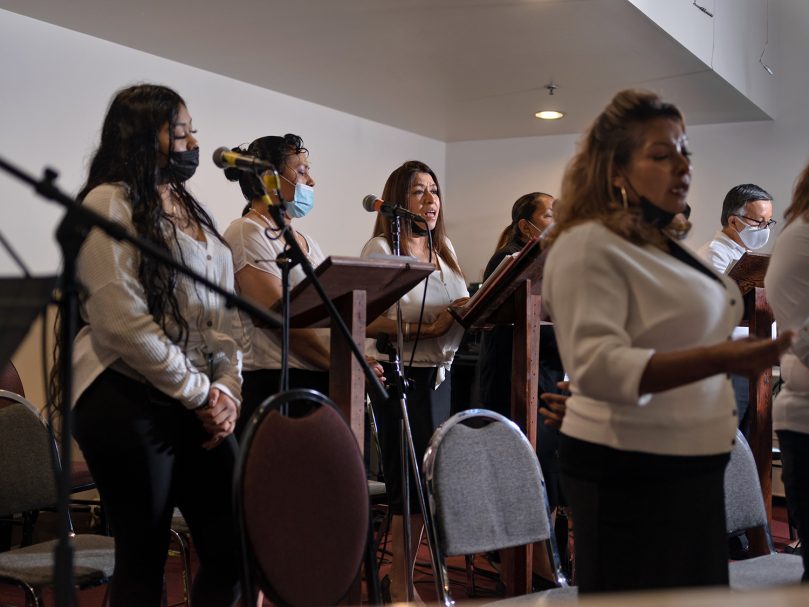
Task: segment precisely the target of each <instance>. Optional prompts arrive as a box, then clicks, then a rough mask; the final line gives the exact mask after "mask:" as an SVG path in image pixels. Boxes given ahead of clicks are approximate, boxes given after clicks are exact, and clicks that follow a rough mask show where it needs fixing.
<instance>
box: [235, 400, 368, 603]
mask: <svg viewBox="0 0 809 607" xmlns="http://www.w3.org/2000/svg"><path fill="white" fill-rule="evenodd" d="M284 408H289V411H290V413H291V414H295V411H296V410H297V409H300V408H303V409H304V411H305V412H304V414H303V415H301V416H299V417H287V416H285V415H282V413H281V409H284ZM234 499H235V502H236V513H237V517H238V521H239V526H240V528H241V529H242V531H243V534H242V537H244V538H246V544H247V545H246V546H243V548H244V549H246V550H243V559H244V560H245V561H246V563H245V565H246V566H245V571H246V572H248V573H250V572H255V574H256V576H257V582H258V586H259V587H260V588H261V590H262V591H263V592H264V593H265V594H266V595H268V596H269V597H271V599H272V600H273V602H274V603H276V604H287V605H329V604H335V603H337V602H338V601H339V600H340V599H342V598H343V597H345V595H346V594H347V592H348V591H349V589H350V588H351V586H352V584H353V583H354V581H355V580H356V579H357V576H358V574H359V571H360V565H361V563H362V560H363V556H364V554H365V547H366V541H367V538H368V530H369V516H370V506H369V500H368V485H367V481H366V474H365V465H364V462H363V459H362V455H361V454H360V450H359V447H358V445H357V441H356V439H355V437H354V435H353V433H352V432H351V429H350V428H349V426H348V424H347V423H346V421H345V420H344V419H343V417H342V415H341V414H340V413H339V412H338V410H337V408H336V407H335V406H334V404H333V403H332V402H331V401H330V400H329V399H327V398H326V397H325V396H323V395H322V394H319V393H317V392H314V391H312V390H292V391H289V392H284V393H281V394H278V395H276V396H273V397H271V398H270V399H268V400H267V401H265V402H264V403H262V405H261V406H260V407H259V408H258V410H257V411H256V413H255V414H254V415H253V417H252V418H251V420H250V422H249V424H248V426H247V429H246V434H245V438H244V443H243V445H242V452H241V454H240V458H239V464H238V467H237V472H236V480H235V485H234ZM313 573H314V576H313ZM245 586H246V587H245V588H244V592H245V594H246V595H247V596H249V595H250V594H252V587H251V586H252V584H251V583H250V581H249V580H248V581H246V583H245Z"/></svg>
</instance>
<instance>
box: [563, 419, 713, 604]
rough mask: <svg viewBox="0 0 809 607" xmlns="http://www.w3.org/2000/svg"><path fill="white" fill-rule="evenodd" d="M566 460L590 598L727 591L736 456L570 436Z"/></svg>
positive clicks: (582, 583)
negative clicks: (661, 451) (728, 484)
mask: <svg viewBox="0 0 809 607" xmlns="http://www.w3.org/2000/svg"><path fill="white" fill-rule="evenodd" d="M559 457H560V461H561V466H562V490H563V491H564V493H565V497H566V498H567V500H568V504H569V506H570V511H571V515H572V517H573V528H574V533H575V537H576V572H577V584H578V587H579V591H580V592H581V593H582V594H586V593H593V592H620V591H631V590H644V589H654V588H676V587H689V586H727V584H728V553H727V540H726V531H725V493H724V473H725V467H726V465H727V462H728V459H729V455H727V454H721V455H711V456H697V457H681V456H668V455H652V454H648V453H638V452H632V451H621V450H618V449H611V448H609V447H604V446H602V445H596V444H593V443H589V442H585V441H581V440H577V439H574V438H571V437H569V436H565V435H564V434H563V435H562V437H561V441H560V446H559Z"/></svg>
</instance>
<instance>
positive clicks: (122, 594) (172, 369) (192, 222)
mask: <svg viewBox="0 0 809 607" xmlns="http://www.w3.org/2000/svg"><path fill="white" fill-rule="evenodd" d="M195 133H196V131H195V130H194V128H193V125H192V120H191V116H190V115H189V113H188V109H187V107H186V104H185V102H184V101H183V99H182V98H181V97H180V96H179V95H178V94H177V93H175V92H174V91H172V90H171V89H169V88H166V87H163V86H157V85H150V84H142V85H137V86H132V87H129V88H126V89H124V90H122V91H120V92H119V93H118V94H117V95H116V96H115V98H114V99H113V101H112V104H111V105H110V107H109V110H108V112H107V116H106V119H105V120H104V125H103V128H102V132H101V143H100V145H99V147H98V149H97V151H96V152H95V155H94V156H93V159H92V162H91V165H90V171H89V176H88V178H87V182H86V183H85V185H84V187H83V188H82V189H81V192H80V194H79V200H80V201H81V202H82V204H84V205H86V206H87V207H88V208H90V209H92V210H93V211H96V212H97V213H100V214H101V215H103V216H105V217H107V218H108V219H110V220H112V221H115V222H117V223H119V224H121V225H123V226H125V227H127V228H128V229H130V230H131V231H133V232H134V233H136V234H137V235H138V236H140V237H142V238H145V239H148V240H150V241H151V242H152V243H153V244H155V245H156V246H157V247H159V248H161V249H163V250H164V251H166V252H167V253H169V254H171V255H172V256H174V257H175V258H176V259H177V260H179V261H181V262H182V263H184V264H185V265H187V266H188V267H190V268H191V269H193V270H195V271H196V272H197V273H199V274H202V275H204V276H206V277H207V278H208V279H209V280H211V281H214V282H216V283H218V284H220V285H222V286H223V287H225V288H228V289H232V288H233V264H232V261H231V256H230V250H229V249H228V247H227V245H226V244H225V242H224V241H223V240H222V238H221V236H220V235H219V234H218V232H217V231H216V228H215V227H214V225H213V222H212V220H211V218H210V216H209V215H208V213H207V212H206V211H205V210H204V209H203V207H202V206H201V205H200V204H199V202H198V201H197V200H196V199H195V198H194V197H193V196H192V195H191V193H190V192H189V191H188V190H187V189H186V186H185V182H186V180H187V179H189V178H190V177H191V175H193V173H194V171H195V169H196V167H197V164H198V159H199V149H198V144H197V140H196V137H195ZM78 276H79V279H80V281H81V283H82V284H83V286H84V287H85V293H84V298H83V301H82V306H81V316H82V321H83V326H82V327H81V330H80V331H79V333H78V334H77V336H76V338H75V355H74V359H73V367H74V374H75V395H74V402H75V405H74V410H73V411H74V419H75V426H74V427H75V431H74V434H75V437H76V440H77V441H78V443H79V446H80V447H81V450H82V452H83V453H84V456H85V458H86V459H87V463H88V465H89V467H90V471H91V473H92V475H93V478H94V479H95V481H96V484H97V486H98V491H99V493H100V495H101V499H102V501H103V502H104V507H105V510H106V512H107V514H108V516H109V521H110V523H111V525H112V530H113V533H114V535H115V553H116V565H115V573H114V575H113V580H112V586H111V588H110V595H109V596H110V604H111V605H112V606H113V607H118V606H120V605H133V606H135V605H137V606H140V607H143V606H149V605H153V606H157V605H160V604H161V597H162V587H163V569H164V564H165V559H166V555H167V552H168V544H169V526H170V522H171V517H172V512H173V510H174V508H175V506H176V507H179V508H180V510H181V511H182V513H183V515H184V517H185V519H186V521H187V522H188V526H189V527H190V529H191V535H192V537H193V540H194V546H195V548H196V549H197V552H198V554H199V558H200V567H199V570H198V572H197V575H196V576H195V578H194V587H193V589H192V593H191V597H192V601H193V603H194V604H195V605H197V606H198V607H199V606H202V605H230V604H233V603H234V602H235V600H236V598H237V580H238V571H237V567H236V563H237V562H238V559H237V550H236V544H235V540H234V536H233V530H232V529H233V517H232V506H231V491H232V490H231V484H232V477H233V466H234V463H235V455H236V443H235V440H234V439H233V438H232V436H231V434H232V432H233V429H234V427H235V422H236V418H237V416H238V412H239V401H240V398H241V396H240V389H241V377H240V365H241V353H240V351H239V348H238V346H237V344H236V342H235V341H234V339H233V337H231V335H232V334H233V332H234V322H235V321H236V320H237V319H236V316H235V313H234V312H233V311H231V310H229V309H227V308H226V307H225V306H224V305H223V303H222V301H221V299H220V298H219V296H217V295H215V294H213V293H211V292H209V290H208V289H206V288H204V287H201V286H199V285H197V284H195V283H194V282H193V281H191V280H190V279H189V278H187V277H185V276H183V275H180V274H178V273H177V272H176V271H174V270H172V269H170V268H167V267H165V266H163V265H162V264H160V263H158V262H156V261H155V260H153V259H151V258H149V257H148V256H146V255H142V254H141V253H140V252H139V251H137V250H136V249H135V248H134V247H133V246H131V245H129V244H126V243H121V242H118V241H115V240H112V239H110V238H108V237H107V236H106V235H105V234H103V233H102V232H101V231H100V230H97V229H94V230H92V231H91V232H90V234H89V235H88V237H87V239H86V240H85V242H84V244H83V246H82V247H81V251H80V253H79V257H78Z"/></svg>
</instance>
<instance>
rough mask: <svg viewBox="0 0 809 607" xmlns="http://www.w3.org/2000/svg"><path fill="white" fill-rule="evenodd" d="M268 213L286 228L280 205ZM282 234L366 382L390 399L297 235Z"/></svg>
mask: <svg viewBox="0 0 809 607" xmlns="http://www.w3.org/2000/svg"><path fill="white" fill-rule="evenodd" d="M267 210H268V212H269V213H270V215H271V216H272V218H273V221H274V222H275V225H276V226H278V227H279V228H282V227H285V226H286V223H287V222H286V218H285V217H284V215H283V213H282V211H281V207H279V206H278V205H274V204H273V205H269V206H268V207H267ZM282 234H283V235H284V241H285V242H286V243H287V246H288V247H289V253H290V257H291V258H292V260H293V263H296V264H299V265H300V266H301V269H302V270H303V273H304V274H306V277H307V278H309V280H310V281H312V285H313V286H314V288H315V291H317V294H318V295H319V296H320V299H321V301H322V302H323V305H324V306H326V309H327V310H328V312H329V316H330V317H331V320H332V322H333V323H334V324H335V325H337V328H338V329H339V330H340V333H341V334H342V335H343V337H344V338H345V339H346V341H347V342H348V345H349V346H350V348H351V353H352V354H353V355H354V358H356V359H357V362H358V363H359V365H360V367H362V372H363V373H364V374H365V378H366V380H368V383H369V384H370V387H371V390H373V391H374V393H375V394H376V395H377V396H378V397H379V398H380V399H383V400H387V399H388V392H387V390H385V387H384V386H383V385H382V382H380V381H379V378H378V377H377V376H376V374H375V373H374V372H373V371H372V370H371V366H370V365H369V364H368V361H367V360H365V353H364V352H362V350H360V347H359V346H358V345H357V342H355V341H354V339H353V338H352V337H351V331H350V330H349V328H348V327H347V326H346V323H345V321H344V320H343V317H342V316H340V313H339V312H338V311H337V308H336V307H335V305H334V302H333V301H332V300H331V299H329V296H328V295H327V294H326V291H324V290H323V285H321V284H320V280H318V278H317V276H316V275H315V269H314V268H313V267H312V264H311V263H309V259H308V258H307V257H306V255H305V254H304V252H303V250H302V249H301V245H300V244H298V241H297V240H296V239H295V235H294V234H293V233H292V232H291V231H290V230H282Z"/></svg>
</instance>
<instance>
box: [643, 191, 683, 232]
mask: <svg viewBox="0 0 809 607" xmlns="http://www.w3.org/2000/svg"><path fill="white" fill-rule="evenodd" d="M638 199H639V200H640V212H641V214H642V215H643V220H644V221H645V222H646V223H648V224H649V225H650V226H652V227H655V228H657V229H659V230H662V229H663V228H665V227H666V226H668V225H669V224H670V223H671V220H672V219H674V216H675V215H676V213H670V212H669V211H664V210H663V209H661V208H660V207H659V206H657V205H655V204H654V203H653V202H651V201H650V200H649V199H648V198H646V196H640V195H639V196H638Z"/></svg>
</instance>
